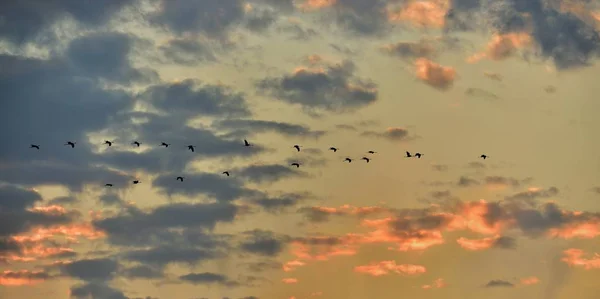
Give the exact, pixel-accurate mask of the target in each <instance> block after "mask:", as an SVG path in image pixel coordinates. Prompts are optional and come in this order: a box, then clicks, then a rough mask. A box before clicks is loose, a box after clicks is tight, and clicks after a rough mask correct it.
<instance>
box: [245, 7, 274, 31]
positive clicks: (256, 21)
mask: <svg viewBox="0 0 600 299" xmlns="http://www.w3.org/2000/svg"><path fill="white" fill-rule="evenodd" d="M275 21H277V14H276V13H275V12H273V11H271V10H266V9H261V10H256V11H253V12H252V13H251V14H250V15H248V16H247V18H246V26H245V27H246V28H248V29H249V30H251V31H256V32H263V31H265V30H267V29H268V28H269V27H271V25H273V24H274V23H275Z"/></svg>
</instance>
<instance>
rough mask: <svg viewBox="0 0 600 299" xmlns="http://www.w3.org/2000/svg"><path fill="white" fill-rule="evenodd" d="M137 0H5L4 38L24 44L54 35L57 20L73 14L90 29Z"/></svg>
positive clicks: (1, 7)
mask: <svg viewBox="0 0 600 299" xmlns="http://www.w3.org/2000/svg"><path fill="white" fill-rule="evenodd" d="M133 2H134V1H133V0H123V1H109V2H106V3H105V2H104V1H93V2H90V3H86V2H82V1H77V0H67V1H45V0H29V1H27V2H20V1H5V2H2V4H0V19H2V26H1V27H0V38H3V39H7V40H8V41H10V42H13V43H16V44H22V43H25V42H28V41H31V40H34V39H37V38H38V37H39V38H40V39H42V38H41V37H42V36H41V35H42V34H43V35H46V37H45V38H48V36H47V35H49V34H52V32H51V30H49V29H51V27H52V25H54V24H55V23H56V22H57V21H59V20H61V19H63V18H64V17H67V16H70V17H72V18H73V19H75V20H76V21H77V22H78V23H79V25H84V26H89V27H90V28H93V27H99V26H102V25H104V24H106V23H107V22H108V21H109V20H110V19H111V17H112V16H113V15H114V14H115V13H117V12H119V11H120V10H121V9H122V8H123V7H124V6H126V5H129V4H131V3H133Z"/></svg>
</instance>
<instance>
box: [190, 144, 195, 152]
mask: <svg viewBox="0 0 600 299" xmlns="http://www.w3.org/2000/svg"><path fill="white" fill-rule="evenodd" d="M195 147H196V146H195V145H188V149H189V150H190V151H192V152H194V148H195Z"/></svg>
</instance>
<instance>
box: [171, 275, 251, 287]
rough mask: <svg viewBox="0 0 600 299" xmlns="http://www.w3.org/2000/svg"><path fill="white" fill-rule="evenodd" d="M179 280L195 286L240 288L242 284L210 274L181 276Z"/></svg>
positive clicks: (223, 276) (225, 277)
mask: <svg viewBox="0 0 600 299" xmlns="http://www.w3.org/2000/svg"><path fill="white" fill-rule="evenodd" d="M179 279H181V280H183V281H186V282H190V283H193V284H213V283H216V284H221V285H224V286H228V287H236V286H239V285H240V283H239V282H237V281H233V280H230V279H229V278H228V277H227V276H225V275H222V274H215V273H210V272H203V273H189V274H186V275H182V276H179Z"/></svg>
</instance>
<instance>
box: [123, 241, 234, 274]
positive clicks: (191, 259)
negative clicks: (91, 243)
mask: <svg viewBox="0 0 600 299" xmlns="http://www.w3.org/2000/svg"><path fill="white" fill-rule="evenodd" d="M123 257H124V258H125V259H127V260H131V261H135V262H139V263H144V264H149V265H153V266H157V267H160V268H163V267H164V266H166V265H168V264H170V263H186V264H190V265H192V264H196V263H198V262H202V261H206V260H211V259H215V258H219V257H223V255H222V254H220V253H219V252H216V251H212V250H206V249H199V248H181V247H174V246H169V245H165V246H159V247H154V248H151V249H139V250H132V251H129V252H127V253H125V254H123Z"/></svg>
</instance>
